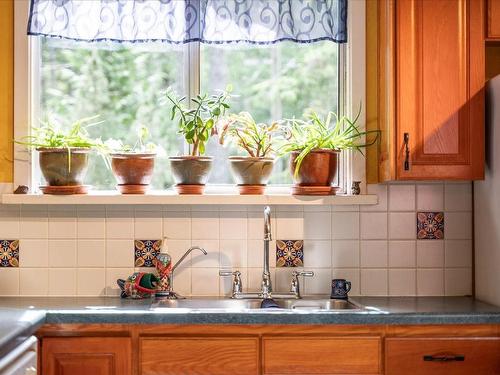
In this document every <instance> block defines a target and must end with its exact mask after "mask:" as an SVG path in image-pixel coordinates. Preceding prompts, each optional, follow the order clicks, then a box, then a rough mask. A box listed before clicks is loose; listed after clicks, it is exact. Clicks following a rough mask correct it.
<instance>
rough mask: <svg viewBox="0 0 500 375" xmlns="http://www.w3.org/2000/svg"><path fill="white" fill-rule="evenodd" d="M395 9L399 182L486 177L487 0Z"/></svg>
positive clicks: (403, 3) (407, 2)
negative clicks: (485, 86)
mask: <svg viewBox="0 0 500 375" xmlns="http://www.w3.org/2000/svg"><path fill="white" fill-rule="evenodd" d="M395 6H396V56H395V57H396V62H395V64H396V124H397V130H396V140H395V144H396V147H397V150H396V155H397V156H396V163H397V166H396V172H397V179H399V180H411V179H465V180H472V179H482V178H484V93H483V85H484V44H483V43H484V42H483V33H484V32H483V25H484V21H483V14H484V10H483V1H476V0H472V1H468V0H440V1H426V0H398V1H397V2H396V3H395ZM405 138H406V140H407V142H405ZM406 143H407V144H408V147H407V145H406Z"/></svg>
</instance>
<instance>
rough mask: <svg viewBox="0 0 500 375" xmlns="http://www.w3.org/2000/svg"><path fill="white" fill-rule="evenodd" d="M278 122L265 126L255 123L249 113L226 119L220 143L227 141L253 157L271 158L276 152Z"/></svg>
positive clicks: (220, 134)
mask: <svg viewBox="0 0 500 375" xmlns="http://www.w3.org/2000/svg"><path fill="white" fill-rule="evenodd" d="M278 128H279V125H278V123H277V122H273V123H272V124H264V123H257V122H255V120H254V118H253V117H252V115H251V114H250V113H248V112H240V113H239V114H235V115H231V116H229V117H227V118H226V121H225V122H224V123H223V125H222V128H221V130H220V131H219V143H220V144H224V143H225V141H226V139H228V140H229V141H230V142H232V143H233V144H235V145H236V146H237V147H239V148H240V149H241V150H243V151H245V152H247V153H248V155H249V156H251V157H261V158H265V157H271V156H272V154H273V153H274V152H275V146H276V143H277V142H276V138H274V135H275V134H276V132H277V130H278Z"/></svg>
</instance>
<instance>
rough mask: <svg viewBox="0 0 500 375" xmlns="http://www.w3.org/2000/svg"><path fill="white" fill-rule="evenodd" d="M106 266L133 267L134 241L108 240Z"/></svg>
mask: <svg viewBox="0 0 500 375" xmlns="http://www.w3.org/2000/svg"><path fill="white" fill-rule="evenodd" d="M106 267H115V268H120V267H123V268H127V267H128V268H133V267H134V243H133V241H131V240H107V241H106Z"/></svg>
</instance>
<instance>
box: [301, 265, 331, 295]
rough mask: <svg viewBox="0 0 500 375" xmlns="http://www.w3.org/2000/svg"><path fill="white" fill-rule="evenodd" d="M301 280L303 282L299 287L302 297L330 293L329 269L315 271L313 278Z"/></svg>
mask: <svg viewBox="0 0 500 375" xmlns="http://www.w3.org/2000/svg"><path fill="white" fill-rule="evenodd" d="M303 280H304V282H303V284H302V285H301V286H300V287H301V293H303V294H304V295H311V294H330V293H331V286H332V272H331V270H330V269H329V268H328V269H315V270H314V276H312V277H304V279H303ZM301 281H302V280H301Z"/></svg>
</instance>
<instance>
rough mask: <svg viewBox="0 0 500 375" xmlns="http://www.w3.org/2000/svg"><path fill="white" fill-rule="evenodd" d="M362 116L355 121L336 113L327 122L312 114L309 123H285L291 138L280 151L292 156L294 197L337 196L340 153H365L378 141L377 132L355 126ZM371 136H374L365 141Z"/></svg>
mask: <svg viewBox="0 0 500 375" xmlns="http://www.w3.org/2000/svg"><path fill="white" fill-rule="evenodd" d="M360 113H361V110H360V111H359V112H358V114H357V115H356V117H355V118H354V120H350V119H349V118H347V117H346V116H342V117H338V116H337V114H336V113H334V112H329V113H328V115H327V116H326V118H324V119H323V118H321V117H319V116H318V115H317V114H316V113H315V112H311V113H310V114H309V115H308V116H307V120H306V121H304V120H297V119H292V120H286V122H287V124H288V132H287V133H288V135H287V137H286V143H285V144H284V145H283V146H282V148H281V151H282V152H289V153H290V168H291V172H292V175H293V180H294V185H293V187H292V194H297V195H331V194H335V192H336V190H337V188H335V187H334V186H332V182H333V181H334V180H336V178H337V173H338V156H339V153H340V152H341V151H342V150H346V149H354V150H357V151H360V152H362V148H364V147H368V146H370V145H372V144H374V143H375V142H376V141H377V138H378V134H379V131H378V130H372V131H360V129H359V127H358V126H357V125H356V122H357V121H358V119H359V115H360ZM371 134H375V137H374V138H373V139H370V140H368V139H366V138H367V137H368V136H369V135H371ZM365 139H366V140H365Z"/></svg>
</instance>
